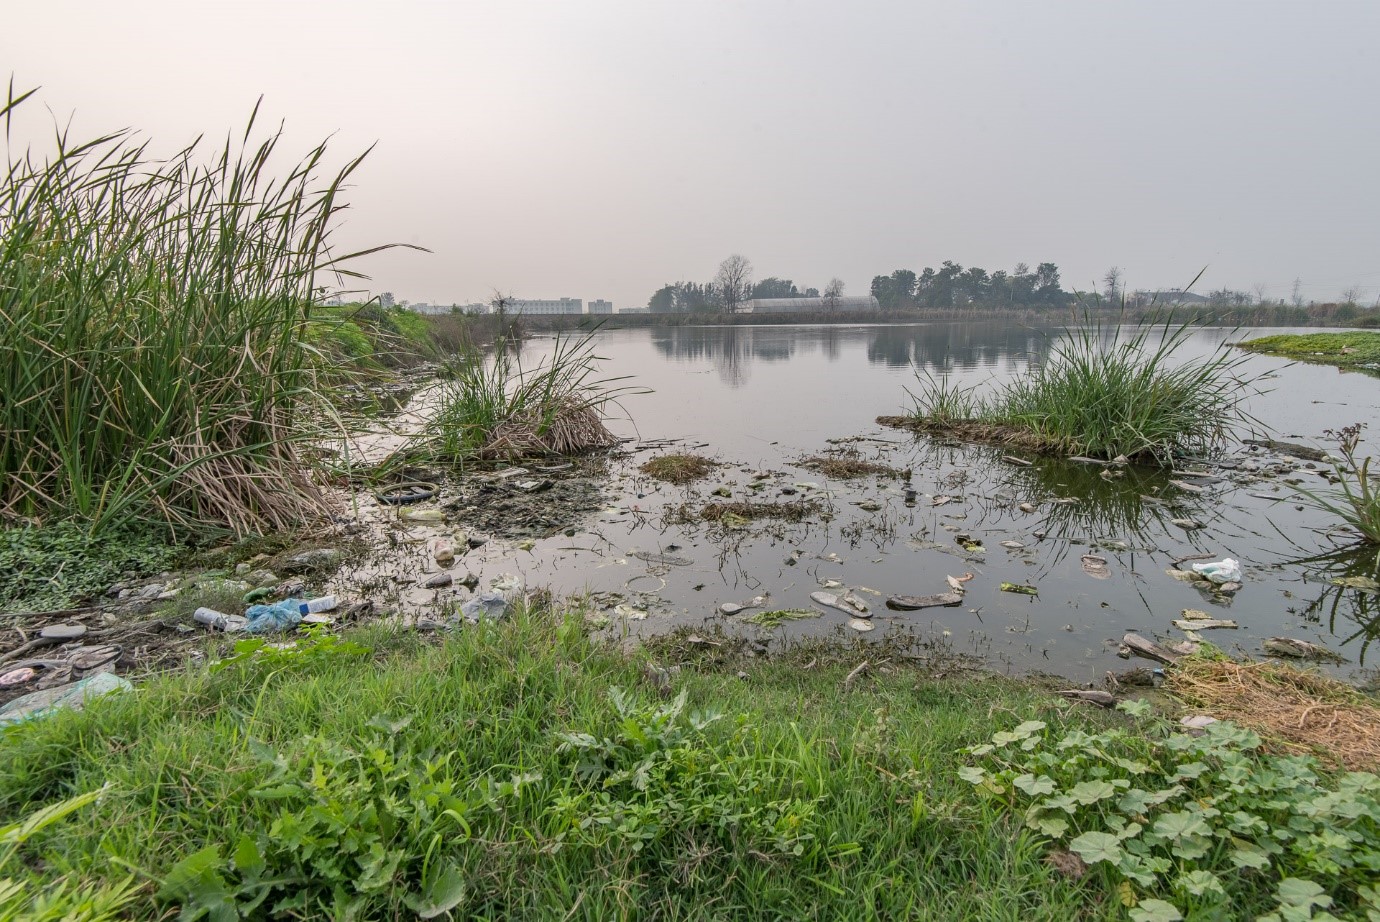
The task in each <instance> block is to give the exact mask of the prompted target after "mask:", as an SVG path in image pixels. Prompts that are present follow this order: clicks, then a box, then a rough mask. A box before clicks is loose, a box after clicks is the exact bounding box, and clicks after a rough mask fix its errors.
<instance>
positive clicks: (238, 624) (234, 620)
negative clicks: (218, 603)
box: [192, 608, 245, 631]
mask: <svg viewBox="0 0 1380 922" xmlns="http://www.w3.org/2000/svg"><path fill="white" fill-rule="evenodd" d="M192 618H193V620H196V621H199V622H201V623H202V624H204V625H206V626H207V627H213V628H219V629H220V630H222V631H238V630H241V629H242V628H243V627H244V624H245V619H244V618H242V617H240V616H239V615H227V614H225V613H224V612H219V611H216V610H215V609H214V608H198V609H197V610H196V611H194V612H192Z"/></svg>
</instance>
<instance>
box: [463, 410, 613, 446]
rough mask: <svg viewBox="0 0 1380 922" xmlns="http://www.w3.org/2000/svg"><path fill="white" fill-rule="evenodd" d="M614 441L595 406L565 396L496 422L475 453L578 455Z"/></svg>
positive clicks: (610, 444) (611, 444)
mask: <svg viewBox="0 0 1380 922" xmlns="http://www.w3.org/2000/svg"><path fill="white" fill-rule="evenodd" d="M616 444H618V439H617V438H616V437H615V436H614V434H613V433H612V432H610V431H609V429H608V426H605V425H604V419H603V417H602V416H601V415H600V413H599V411H598V410H597V409H595V408H594V407H593V406H590V405H589V404H587V403H583V402H582V401H580V400H578V399H575V398H573V397H567V398H564V399H561V400H559V401H557V402H556V403H555V404H554V405H552V406H550V407H544V408H533V409H529V410H526V411H524V412H521V413H519V414H518V415H517V416H515V417H512V418H510V419H506V420H504V421H503V422H502V423H499V425H498V427H497V428H495V429H494V431H493V434H492V436H491V437H490V438H489V441H488V443H487V444H486V445H484V446H483V447H482V448H480V449H479V452H478V455H479V457H481V458H483V459H485V460H499V459H513V458H531V457H537V456H540V455H579V454H585V453H587V452H591V451H597V450H598V449H600V448H610V447H612V446H613V445H616Z"/></svg>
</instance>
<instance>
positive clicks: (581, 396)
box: [403, 334, 637, 463]
mask: <svg viewBox="0 0 1380 922" xmlns="http://www.w3.org/2000/svg"><path fill="white" fill-rule="evenodd" d="M599 361H600V359H599V357H598V356H597V355H595V353H594V348H593V343H592V341H591V337H590V335H588V334H586V335H584V336H582V337H579V338H576V339H563V338H561V337H559V336H558V337H557V338H556V342H555V347H554V349H553V350H552V352H551V354H550V355H549V356H545V357H543V358H542V359H541V360H539V361H538V362H537V363H536V364H535V365H532V366H528V367H524V365H523V362H522V353H521V347H520V346H519V345H518V344H516V343H512V342H510V341H508V340H503V339H500V340H499V341H498V343H497V344H496V345H495V347H494V349H493V350H492V351H491V352H490V353H489V354H488V355H484V354H481V353H479V352H477V351H472V352H470V353H468V354H466V355H465V356H463V357H462V358H460V359H459V360H458V361H456V362H454V363H452V364H451V365H450V367H449V368H448V372H449V374H448V377H447V378H446V380H444V381H443V383H442V385H441V394H440V400H439V404H440V406H439V409H438V411H437V413H436V416H435V418H434V419H433V420H432V422H431V423H430V425H429V427H428V431H427V432H426V433H424V434H422V435H421V436H419V437H418V438H416V439H414V440H412V442H411V443H409V444H408V446H406V448H405V449H404V450H403V452H404V454H406V455H407V456H408V457H410V458H419V457H420V458H427V459H429V460H432V461H450V462H458V463H463V462H466V461H474V460H479V461H493V460H513V459H517V458H528V457H540V456H543V455H577V454H585V453H588V452H592V451H597V450H599V449H604V448H611V447H612V446H614V445H616V444H617V443H618V439H617V438H616V437H615V436H614V435H613V433H612V432H610V431H609V428H608V426H607V425H606V424H605V421H604V411H605V409H606V408H607V407H608V406H609V405H610V404H612V403H615V402H616V401H617V400H618V399H619V398H620V397H622V396H625V395H628V394H631V393H635V392H636V391H637V389H635V388H631V387H627V386H624V385H621V384H620V383H619V382H621V381H623V380H626V378H623V377H617V378H605V377H600V376H599V372H598V363H599Z"/></svg>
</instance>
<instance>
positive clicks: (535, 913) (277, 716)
mask: <svg viewBox="0 0 1380 922" xmlns="http://www.w3.org/2000/svg"><path fill="white" fill-rule="evenodd" d="M362 644H367V645H368V646H372V647H373V648H374V652H373V653H365V652H364V651H363V650H362V649H361V646H360V645H362ZM306 651H307V652H305V653H287V652H281V651H273V650H271V649H269V648H266V649H265V650H264V651H262V652H259V653H253V654H251V655H248V656H245V657H244V658H242V659H241V660H239V661H237V662H235V663H233V664H231V665H229V666H227V667H225V668H222V669H219V670H217V671H210V670H200V671H192V672H188V673H185V674H181V675H174V676H169V677H166V678H163V679H158V680H154V681H150V682H148V683H145V684H144V685H143V687H141V688H140V689H139V690H138V691H137V692H135V693H133V694H129V695H125V696H122V697H120V696H117V697H111V698H108V699H105V700H103V701H101V702H98V703H97V704H96V705H94V706H92V707H91V709H90V710H88V711H87V712H85V713H81V714H69V715H62V716H59V717H56V718H53V719H46V720H43V721H41V722H36V723H33V724H30V725H26V726H22V727H19V728H17V729H12V730H8V731H5V732H4V733H3V735H0V814H3V815H5V816H7V817H23V816H26V815H28V814H30V813H31V812H33V811H35V810H38V809H39V808H41V807H44V806H46V805H51V804H54V803H57V802H61V801H63V800H64V799H66V798H69V797H71V796H74V795H77V794H82V793H86V792H90V791H95V790H98V789H100V788H101V787H102V786H103V785H106V784H109V785H110V787H109V789H108V790H107V791H106V793H104V794H103V795H102V796H101V797H100V799H99V800H98V801H96V802H95V803H92V804H89V805H87V806H85V807H83V808H82V810H81V812H80V813H79V814H77V815H76V816H74V817H73V818H71V819H70V820H69V821H66V822H63V823H60V824H56V825H54V826H52V827H50V828H49V829H46V830H43V831H42V832H40V833H39V834H37V835H35V836H34V837H33V838H32V839H31V840H30V841H29V842H28V843H27V844H26V845H25V847H24V849H23V850H22V851H21V852H20V853H19V856H18V860H17V861H16V862H14V863H12V864H11V866H10V867H8V868H5V869H3V870H4V875H5V876H10V877H15V876H16V875H20V878H19V879H20V880H21V883H23V884H24V885H25V886H27V887H28V888H29V891H30V892H34V893H37V892H40V891H41V890H42V889H45V888H53V887H55V886H56V885H57V884H58V883H59V882H60V881H62V882H65V883H66V884H67V886H68V887H69V889H73V890H75V888H76V887H77V885H78V884H82V885H85V886H87V887H88V888H90V887H94V886H95V885H97V884H101V883H106V884H110V885H117V884H120V883H122V882H124V881H125V880H126V879H128V878H132V879H133V880H134V881H135V883H136V884H137V885H138V886H140V888H141V889H140V890H139V893H138V896H137V898H136V900H135V902H134V903H133V904H132V912H133V913H134V915H136V916H138V917H153V916H156V915H158V914H159V913H161V912H164V911H166V910H167V909H168V908H169V907H176V906H178V905H182V904H185V905H186V906H187V907H189V911H188V914H187V916H186V917H187V918H196V917H199V916H198V912H200V911H202V910H205V911H206V912H207V913H208V915H207V916H206V917H209V918H215V919H232V918H236V917H238V916H240V915H241V914H243V915H246V916H249V915H255V914H257V915H258V916H265V915H269V914H271V913H272V912H273V910H274V909H275V908H276V909H277V910H278V911H279V912H282V913H293V914H296V917H301V918H306V917H310V918H322V917H328V916H331V915H342V914H343V913H344V912H345V911H346V909H349V910H351V911H353V912H355V913H356V916H355V917H357V918H394V917H412V916H414V915H415V914H419V913H421V914H425V913H430V912H432V911H435V912H436V913H438V914H439V913H441V912H442V908H443V907H451V909H452V910H453V911H454V914H455V916H456V917H464V918H491V919H509V918H512V919H516V918H536V919H545V918H552V919H560V918H565V917H567V914H571V915H569V917H570V918H585V919H613V918H675V919H708V918H762V919H767V918H771V919H780V918H792V919H795V918H831V919H837V918H859V919H866V918H892V919H894V918H932V919H958V918H992V919H1018V918H1022V919H1037V918H1038V919H1046V918H1047V919H1054V918H1058V919H1069V918H1075V917H1079V918H1104V917H1110V918H1114V917H1116V915H1117V914H1118V913H1119V912H1120V909H1119V907H1118V906H1117V905H1115V901H1114V899H1112V898H1111V897H1110V895H1109V894H1107V893H1105V892H1103V890H1102V888H1101V887H1100V886H1098V885H1089V884H1088V883H1087V882H1080V881H1075V880H1071V879H1067V878H1065V877H1063V876H1061V875H1060V874H1059V873H1058V872H1057V871H1056V870H1055V869H1054V868H1053V867H1051V866H1050V865H1049V864H1048V863H1046V861H1045V860H1044V857H1045V853H1046V846H1045V844H1044V843H1043V841H1042V839H1041V836H1040V835H1039V834H1038V833H1037V832H1035V831H1033V830H1029V829H1026V828H1024V827H1023V826H1022V825H1021V823H1020V822H1019V818H1017V817H1008V816H1007V815H1006V814H1005V812H1004V810H1002V809H1001V808H1000V807H998V806H994V805H992V804H989V803H987V802H984V801H982V800H979V799H977V798H974V797H973V796H972V794H971V791H970V789H969V786H968V785H967V784H966V783H965V782H964V781H962V780H961V779H960V778H959V776H958V774H957V772H958V769H959V768H960V767H961V766H962V764H963V759H964V756H963V755H962V753H961V750H962V749H963V748H964V747H965V746H968V745H973V744H976V743H979V742H980V741H981V740H983V739H985V738H987V737H988V736H990V735H991V733H992V731H993V730H994V728H996V727H999V726H1002V725H1005V724H1007V723H1009V722H1010V720H1009V718H1010V715H1012V714H1023V715H1025V714H1041V715H1042V716H1044V717H1045V718H1046V719H1048V720H1051V721H1059V720H1060V719H1061V718H1060V717H1059V716H1058V714H1059V707H1060V706H1059V705H1057V704H1053V703H1051V702H1050V700H1049V699H1047V698H1045V697H1043V696H1042V695H1040V694H1038V693H1036V692H1034V691H1032V690H1031V689H1029V688H1026V687H1023V686H1021V685H1018V684H1015V683H1009V682H1006V681H1003V680H1000V679H996V678H992V679H982V680H978V681H975V680H962V681H931V680H925V679H921V678H920V677H919V676H918V675H917V674H916V673H914V672H912V671H907V670H903V671H900V672H897V673H895V674H885V673H879V674H877V675H875V676H870V677H866V678H864V679H862V680H860V681H858V682H856V683H855V684H854V685H853V686H852V687H851V689H850V690H849V691H848V692H847V693H846V694H845V693H844V692H843V691H842V689H843V685H844V679H845V677H846V675H847V673H848V672H849V671H850V665H851V664H852V661H853V657H840V659H839V661H838V663H837V665H834V664H826V665H822V666H819V667H817V668H816V669H813V670H804V669H802V668H801V664H800V663H797V662H793V661H790V660H784V661H781V662H763V661H756V660H754V661H753V663H752V664H745V666H746V669H748V670H750V678H749V679H748V680H747V681H744V680H742V679H739V678H737V677H736V672H737V667H734V666H725V667H724V668H722V669H719V668H712V667H708V666H706V667H705V668H704V669H699V670H692V669H690V668H686V669H685V670H684V671H683V672H682V673H681V674H680V675H679V676H678V677H677V678H676V679H675V686H676V688H675V689H674V691H672V692H671V693H669V694H665V695H662V694H659V693H658V688H657V687H656V686H655V685H654V684H652V683H650V682H649V681H648V680H647V679H645V678H644V672H643V665H644V664H643V663H641V662H639V661H638V660H637V659H627V658H625V657H624V656H622V655H621V654H619V653H617V652H615V651H612V650H609V649H606V648H604V647H600V646H596V645H593V644H592V643H591V642H590V641H589V640H587V639H586V638H585V636H584V632H583V627H582V625H581V623H580V622H578V621H576V620H569V621H566V620H560V619H557V618H555V617H553V616H550V615H542V614H531V615H525V614H524V615H519V616H517V617H516V618H514V619H513V620H512V621H511V622H508V623H504V624H500V625H497V626H485V627H476V628H472V629H467V630H464V631H461V632H459V633H458V634H456V635H455V636H451V637H448V638H446V639H445V640H443V641H435V640H427V639H425V638H422V637H418V636H395V635H389V634H383V633H377V632H376V633H374V634H373V635H367V634H359V635H357V636H355V639H354V640H352V641H351V640H341V641H317V642H315V643H312V644H307V645H306ZM859 656H861V654H859ZM989 714H990V715H991V716H990V717H989V716H987V715H989ZM1077 725H1079V726H1084V725H1085V724H1084V722H1083V720H1081V719H1078V720H1077Z"/></svg>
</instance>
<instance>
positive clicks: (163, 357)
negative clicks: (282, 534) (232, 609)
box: [0, 84, 372, 534]
mask: <svg viewBox="0 0 1380 922" xmlns="http://www.w3.org/2000/svg"><path fill="white" fill-rule="evenodd" d="M31 96H32V91H31V92H29V93H22V94H16V93H15V91H14V87H13V84H11V86H10V91H9V93H8V96H7V99H6V102H5V103H4V105H3V108H0V116H3V119H4V121H5V126H6V138H7V140H6V154H7V156H6V162H5V166H4V175H3V178H0V394H3V399H0V518H3V519H7V520H10V521H13V520H16V519H20V518H24V519H29V520H35V519H36V520H45V519H49V518H61V517H73V518H76V519H80V520H84V521H85V522H87V523H88V524H89V525H90V527H92V528H93V529H101V528H104V527H107V526H109V525H111V524H116V523H120V522H124V521H128V520H131V519H149V520H156V521H158V522H160V523H163V524H166V525H169V526H172V527H174V528H187V527H190V528H193V529H198V530H201V529H205V528H207V527H212V528H217V529H228V530H230V531H233V532H236V533H240V534H245V533H251V532H262V531H266V530H270V529H278V528H285V527H290V526H293V525H297V524H300V523H302V522H304V521H310V520H312V519H315V518H318V517H320V516H321V515H322V514H324V513H326V512H327V511H328V503H327V500H326V499H325V497H324V495H323V493H322V492H321V490H320V489H319V488H318V486H317V484H316V483H315V482H314V480H313V477H312V474H311V472H310V470H309V468H308V466H307V465H306V464H304V463H303V461H302V459H301V457H300V456H299V453H298V446H299V444H300V443H301V442H302V440H303V438H304V437H305V436H306V435H307V434H308V429H309V421H310V420H311V419H312V418H313V412H314V411H315V410H316V409H318V408H319V407H320V404H321V393H320V389H319V388H318V384H317V372H318V369H319V366H320V363H321V361H322V360H323V359H322V356H321V353H320V352H319V351H318V350H317V349H316V348H315V347H313V346H312V345H311V341H312V336H311V333H312V331H311V329H310V324H311V323H312V309H313V298H314V297H315V296H316V295H317V294H318V291H317V288H316V285H317V280H318V277H319V276H321V275H322V274H323V273H345V274H354V273H348V272H346V270H345V269H344V264H345V263H346V262H348V261H349V260H350V259H352V258H353V257H354V256H358V255H363V254H362V253H354V254H348V255H336V254H333V252H332V251H331V248H330V246H329V238H330V232H331V227H332V225H333V222H334V218H335V217H336V216H337V215H338V213H339V212H340V210H341V209H342V207H343V206H342V205H341V204H340V201H339V194H340V191H341V188H342V186H343V184H344V182H345V181H346V179H347V178H348V177H349V176H350V175H351V174H352V173H353V172H354V171H355V169H356V168H357V167H358V166H359V164H360V162H361V160H362V159H363V158H362V157H358V158H355V159H352V160H350V161H349V162H348V163H346V164H345V166H344V167H343V168H341V169H340V170H338V171H337V172H335V173H333V174H331V173H325V172H323V166H322V164H323V161H324V159H325V156H326V148H325V145H324V144H323V145H320V146H318V147H316V148H314V149H313V150H311V151H310V152H308V153H307V155H306V156H305V157H304V158H302V159H301V160H300V161H298V162H296V163H295V164H294V165H290V166H288V167H287V168H286V169H283V170H279V169H278V168H277V167H276V165H275V164H276V155H277V151H278V148H279V145H280V141H281V139H282V132H281V129H279V130H278V131H277V132H272V133H269V134H268V135H267V137H266V138H264V139H263V140H256V134H257V133H256V132H255V115H257V107H256V109H255V113H254V115H251V117H250V119H249V123H248V126H247V128H246V130H245V132H244V135H243V136H242V137H241V138H238V139H234V138H228V139H227V140H226V142H225V143H224V144H223V145H221V146H218V147H217V148H216V149H214V150H213V151H212V152H211V153H210V154H209V156H208V158H206V159H203V153H202V148H201V147H200V146H199V144H197V143H194V144H192V145H191V146H188V147H186V148H184V149H183V150H181V151H180V152H178V153H177V154H175V155H174V156H172V157H169V158H167V159H159V158H155V157H154V156H152V154H151V153H150V150H149V142H148V141H146V140H142V139H141V138H140V137H139V136H137V135H135V134H133V133H131V132H128V131H121V132H116V133H113V134H108V135H103V136H100V137H96V138H93V139H89V140H78V139H75V138H73V137H71V136H70V134H69V133H68V131H67V130H65V129H59V130H57V131H56V132H55V133H54V135H53V147H52V149H51V150H50V151H48V152H47V153H46V154H45V153H41V152H36V151H34V150H32V149H22V150H15V149H13V148H12V147H11V146H10V142H9V140H8V139H9V136H10V129H11V127H12V125H11V123H12V122H13V121H14V120H15V119H16V118H17V117H18V116H19V114H20V110H21V108H22V106H23V104H24V103H25V101H26V100H28V99H29V98H30V97H31ZM368 252H372V251H368Z"/></svg>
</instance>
